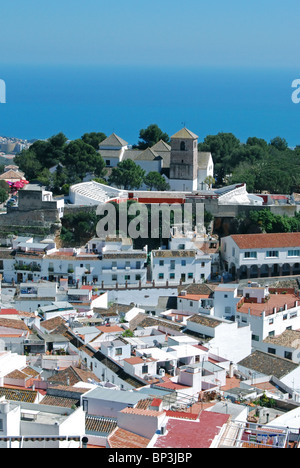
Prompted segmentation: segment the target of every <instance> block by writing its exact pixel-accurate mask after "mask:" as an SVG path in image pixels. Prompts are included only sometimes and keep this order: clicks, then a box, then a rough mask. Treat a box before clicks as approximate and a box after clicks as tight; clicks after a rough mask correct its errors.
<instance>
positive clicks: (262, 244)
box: [231, 232, 300, 249]
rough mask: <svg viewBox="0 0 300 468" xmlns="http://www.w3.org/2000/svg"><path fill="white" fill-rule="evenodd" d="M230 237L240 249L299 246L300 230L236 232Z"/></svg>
mask: <svg viewBox="0 0 300 468" xmlns="http://www.w3.org/2000/svg"><path fill="white" fill-rule="evenodd" d="M231 238H232V239H233V240H234V242H235V243H236V244H237V246H238V247H239V248H240V249H266V248H284V247H300V232H284V233H276V234H236V235H232V236H231Z"/></svg>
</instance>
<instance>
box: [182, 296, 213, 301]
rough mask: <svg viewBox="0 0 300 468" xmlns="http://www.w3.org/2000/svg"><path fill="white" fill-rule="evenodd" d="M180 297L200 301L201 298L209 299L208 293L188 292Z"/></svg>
mask: <svg viewBox="0 0 300 468" xmlns="http://www.w3.org/2000/svg"><path fill="white" fill-rule="evenodd" d="M178 298H179V299H188V300H189V301H200V299H208V298H209V295H208V294H186V295H185V296H178Z"/></svg>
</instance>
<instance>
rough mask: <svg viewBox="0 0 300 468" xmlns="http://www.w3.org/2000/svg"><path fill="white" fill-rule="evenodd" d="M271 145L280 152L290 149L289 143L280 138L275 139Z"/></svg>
mask: <svg viewBox="0 0 300 468" xmlns="http://www.w3.org/2000/svg"><path fill="white" fill-rule="evenodd" d="M270 145H271V146H274V148H276V149H278V150H279V151H285V150H286V149H287V148H288V143H287V141H286V140H285V138H281V137H279V136H277V137H275V138H273V139H272V140H271V141H270Z"/></svg>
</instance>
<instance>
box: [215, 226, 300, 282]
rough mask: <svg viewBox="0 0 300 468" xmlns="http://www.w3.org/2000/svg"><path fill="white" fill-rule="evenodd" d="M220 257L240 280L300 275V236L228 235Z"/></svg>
mask: <svg viewBox="0 0 300 468" xmlns="http://www.w3.org/2000/svg"><path fill="white" fill-rule="evenodd" d="M221 255H222V258H223V260H224V262H225V267H226V269H227V271H229V272H230V273H231V274H232V275H233V276H234V277H236V278H237V279H239V278H260V277H270V276H282V275H294V274H299V272H300V233H299V232H287V233H276V234H241V235H232V236H227V237H224V238H223V239H222V240H221Z"/></svg>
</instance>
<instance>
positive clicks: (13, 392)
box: [0, 387, 38, 403]
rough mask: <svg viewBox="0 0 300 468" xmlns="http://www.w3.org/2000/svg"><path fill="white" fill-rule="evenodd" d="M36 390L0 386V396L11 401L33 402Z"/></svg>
mask: <svg viewBox="0 0 300 468" xmlns="http://www.w3.org/2000/svg"><path fill="white" fill-rule="evenodd" d="M37 394H38V392H37V391H36V390H27V389H23V388H20V387H18V388H15V387H14V388H12V387H10V388H5V387H0V397H3V396H4V397H5V399H7V400H11V401H24V402H26V403H34V402H35V400H36V397H37Z"/></svg>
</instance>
